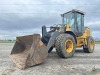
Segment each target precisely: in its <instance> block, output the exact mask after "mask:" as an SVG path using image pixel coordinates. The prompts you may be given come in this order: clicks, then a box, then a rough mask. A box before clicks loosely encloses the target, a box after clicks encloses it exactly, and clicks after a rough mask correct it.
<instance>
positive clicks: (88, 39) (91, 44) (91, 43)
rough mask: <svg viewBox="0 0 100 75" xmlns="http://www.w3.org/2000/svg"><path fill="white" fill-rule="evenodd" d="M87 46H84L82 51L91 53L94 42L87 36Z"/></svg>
mask: <svg viewBox="0 0 100 75" xmlns="http://www.w3.org/2000/svg"><path fill="white" fill-rule="evenodd" d="M86 40H87V45H86V46H83V50H84V52H85V53H93V51H94V47H95V42H94V39H93V38H92V37H91V36H89V37H87V39H86Z"/></svg>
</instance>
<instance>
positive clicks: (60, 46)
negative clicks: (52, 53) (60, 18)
mask: <svg viewBox="0 0 100 75" xmlns="http://www.w3.org/2000/svg"><path fill="white" fill-rule="evenodd" d="M66 40H71V41H72V42H73V50H72V51H71V52H70V53H68V52H67V51H66V50H65V47H66V46H65V42H66ZM55 48H56V52H57V54H58V55H59V56H60V57H61V58H70V57H72V56H73V55H74V53H75V49H76V42H75V39H74V37H73V36H72V35H70V34H60V35H59V36H58V37H57V39H56V43H55Z"/></svg>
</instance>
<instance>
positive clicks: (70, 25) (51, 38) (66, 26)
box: [10, 10, 95, 69]
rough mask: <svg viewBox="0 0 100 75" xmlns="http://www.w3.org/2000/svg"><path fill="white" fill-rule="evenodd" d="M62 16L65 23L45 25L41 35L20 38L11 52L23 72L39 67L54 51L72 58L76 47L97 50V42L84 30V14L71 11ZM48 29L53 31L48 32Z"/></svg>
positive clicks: (86, 29) (64, 56)
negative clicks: (25, 69) (31, 67)
mask: <svg viewBox="0 0 100 75" xmlns="http://www.w3.org/2000/svg"><path fill="white" fill-rule="evenodd" d="M61 16H62V24H60V25H56V26H51V27H46V26H42V37H40V35H39V34H34V35H29V36H22V37H17V39H16V43H15V46H14V48H13V50H12V52H11V55H10V57H11V59H12V60H13V62H14V63H15V64H16V65H17V66H18V67H19V68H21V69H24V68H27V67H30V66H33V65H36V64H40V63H42V62H44V60H45V59H46V58H47V56H48V53H50V52H51V51H52V49H53V48H55V49H56V52H57V54H58V55H59V56H60V57H61V58H70V57H72V56H73V55H74V53H75V50H76V48H79V47H83V50H84V52H86V53H92V52H93V51H94V46H95V43H94V39H93V38H92V36H91V31H90V29H89V28H88V27H84V12H82V11H80V10H71V11H69V12H66V13H64V14H61ZM47 28H50V31H48V32H47Z"/></svg>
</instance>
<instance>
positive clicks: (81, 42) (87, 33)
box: [66, 25, 91, 48]
mask: <svg viewBox="0 0 100 75" xmlns="http://www.w3.org/2000/svg"><path fill="white" fill-rule="evenodd" d="M66 31H71V28H70V25H66ZM90 35H91V31H90V29H89V28H85V30H84V32H83V35H82V36H78V37H77V44H76V48H79V47H82V46H83V45H84V44H85V45H87V40H86V38H87V37H88V36H90Z"/></svg>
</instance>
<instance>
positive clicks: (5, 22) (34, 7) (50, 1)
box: [0, 0, 100, 38]
mask: <svg viewBox="0 0 100 75" xmlns="http://www.w3.org/2000/svg"><path fill="white" fill-rule="evenodd" d="M99 3H100V1H98V0H95V1H94V0H91V1H90V2H87V0H76V1H74V0H70V1H68V0H10V1H9V0H0V31H1V32H0V37H1V38H3V37H4V36H5V35H6V36H7V37H8V36H9V37H10V36H11V37H15V36H18V35H27V34H31V33H34V32H35V31H37V32H39V33H41V26H42V25H47V26H52V25H54V24H61V23H62V22H61V21H62V20H61V17H60V14H62V13H65V12H67V11H69V10H72V9H79V10H82V11H85V12H86V15H85V26H88V27H90V28H91V30H92V31H93V32H94V33H93V36H96V35H95V31H98V32H99V29H100V25H99V24H100V21H99V20H100V15H99V14H100V9H99V7H100V5H99ZM96 9H98V10H96ZM4 32H5V34H2V33H4ZM11 32H13V33H11ZM10 33H11V34H10ZM11 37H10V38H11Z"/></svg>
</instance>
